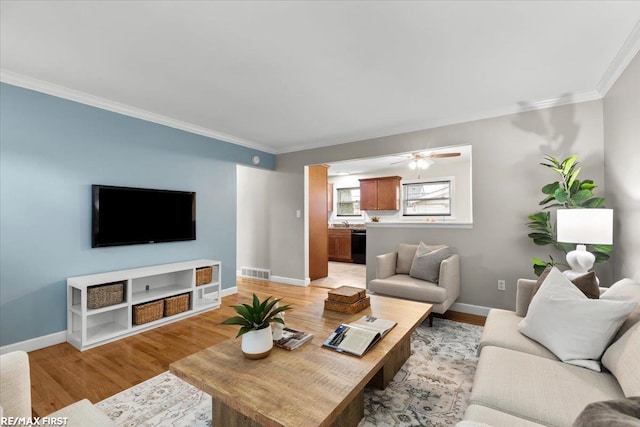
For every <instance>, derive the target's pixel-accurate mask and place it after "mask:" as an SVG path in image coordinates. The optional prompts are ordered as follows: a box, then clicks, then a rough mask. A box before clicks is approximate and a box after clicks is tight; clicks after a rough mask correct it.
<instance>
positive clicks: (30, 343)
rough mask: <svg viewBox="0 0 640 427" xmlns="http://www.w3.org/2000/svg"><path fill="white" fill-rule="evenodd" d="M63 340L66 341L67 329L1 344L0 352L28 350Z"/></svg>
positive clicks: (60, 342) (59, 342)
mask: <svg viewBox="0 0 640 427" xmlns="http://www.w3.org/2000/svg"><path fill="white" fill-rule="evenodd" d="M63 342H67V331H60V332H54V333H53V334H49V335H44V336H41V337H37V338H31V339H29V340H26V341H20V342H17V343H14V344H8V345H3V346H2V347H0V354H7V353H10V352H12V351H26V352H30V351H34V350H39V349H41V348H45V347H49V346H52V345H56V344H62V343H63Z"/></svg>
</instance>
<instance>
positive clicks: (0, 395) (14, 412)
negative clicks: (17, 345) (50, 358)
mask: <svg viewBox="0 0 640 427" xmlns="http://www.w3.org/2000/svg"><path fill="white" fill-rule="evenodd" d="M0 404H2V413H3V414H4V416H5V417H18V418H19V417H26V418H28V417H30V416H31V376H30V371H29V355H28V354H27V353H26V352H24V351H12V352H10V353H6V354H3V355H2V356H0Z"/></svg>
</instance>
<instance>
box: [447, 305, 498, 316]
mask: <svg viewBox="0 0 640 427" xmlns="http://www.w3.org/2000/svg"><path fill="white" fill-rule="evenodd" d="M449 310H451V311H457V312H459V313H467V314H475V315H477V316H484V317H487V315H488V314H489V310H491V307H484V306H482V305H473V304H465V303H463V302H454V303H453V304H451V307H449Z"/></svg>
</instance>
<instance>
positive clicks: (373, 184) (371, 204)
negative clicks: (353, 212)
mask: <svg viewBox="0 0 640 427" xmlns="http://www.w3.org/2000/svg"><path fill="white" fill-rule="evenodd" d="M401 179H402V178H401V177H399V176H385V177H381V178H367V179H361V180H360V210H363V211H397V210H400V180H401Z"/></svg>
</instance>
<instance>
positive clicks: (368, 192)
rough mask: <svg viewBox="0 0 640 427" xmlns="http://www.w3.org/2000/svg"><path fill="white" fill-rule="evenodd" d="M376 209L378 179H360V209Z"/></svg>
mask: <svg viewBox="0 0 640 427" xmlns="http://www.w3.org/2000/svg"><path fill="white" fill-rule="evenodd" d="M377 209H378V181H377V180H376V179H361V180H360V210H361V211H375V210H377Z"/></svg>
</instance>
